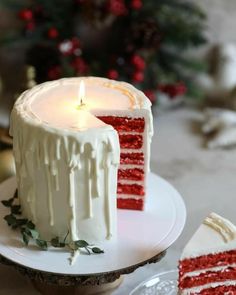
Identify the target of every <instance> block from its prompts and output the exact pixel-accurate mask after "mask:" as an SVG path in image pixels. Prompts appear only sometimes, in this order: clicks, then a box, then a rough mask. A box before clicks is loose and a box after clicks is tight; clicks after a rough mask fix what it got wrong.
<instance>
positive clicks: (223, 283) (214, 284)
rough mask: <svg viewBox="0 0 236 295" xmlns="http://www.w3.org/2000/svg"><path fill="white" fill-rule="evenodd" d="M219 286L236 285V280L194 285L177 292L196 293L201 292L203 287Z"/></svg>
mask: <svg viewBox="0 0 236 295" xmlns="http://www.w3.org/2000/svg"><path fill="white" fill-rule="evenodd" d="M219 286H236V280H232V281H224V282H216V283H209V284H205V285H202V286H198V287H194V288H188V289H184V290H180V291H179V293H180V294H181V295H190V294H198V293H199V292H201V291H202V290H204V289H208V288H216V287H219Z"/></svg>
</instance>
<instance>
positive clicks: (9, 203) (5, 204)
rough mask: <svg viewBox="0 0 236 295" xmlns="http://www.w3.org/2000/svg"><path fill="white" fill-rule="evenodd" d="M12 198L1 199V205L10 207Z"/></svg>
mask: <svg viewBox="0 0 236 295" xmlns="http://www.w3.org/2000/svg"><path fill="white" fill-rule="evenodd" d="M13 200H14V199H13V198H11V199H9V200H3V201H1V203H2V204H3V206H5V207H11V206H12V203H13Z"/></svg>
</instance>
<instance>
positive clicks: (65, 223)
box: [10, 77, 152, 242]
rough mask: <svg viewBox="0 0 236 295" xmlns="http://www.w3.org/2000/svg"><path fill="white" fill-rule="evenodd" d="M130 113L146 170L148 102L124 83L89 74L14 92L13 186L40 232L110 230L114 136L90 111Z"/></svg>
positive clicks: (87, 234)
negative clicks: (138, 120) (136, 120)
mask: <svg viewBox="0 0 236 295" xmlns="http://www.w3.org/2000/svg"><path fill="white" fill-rule="evenodd" d="M78 89H79V106H78V97H77V93H78ZM85 93H86V97H85ZM130 113H132V116H134V117H135V116H136V117H138V116H140V115H141V116H142V117H144V118H146V119H145V120H146V125H145V126H146V127H145V138H147V139H145V138H144V140H145V143H144V144H143V147H142V148H141V151H142V153H144V152H145V155H146V158H145V159H146V160H145V168H144V170H145V171H146V170H147V167H148V162H149V161H148V155H149V144H150V138H151V135H152V124H151V112H150V102H149V101H148V99H147V98H146V97H145V96H144V95H143V94H142V93H141V92H140V91H138V90H136V89H135V88H133V87H132V86H129V85H128V84H126V83H120V82H115V81H110V80H107V79H102V78H94V77H91V78H82V79H81V78H70V79H61V80H58V81H53V82H47V83H44V84H41V85H37V86H35V87H34V88H32V89H31V90H29V91H27V92H25V93H23V94H22V95H21V96H20V98H19V99H18V100H17V102H16V104H15V106H14V108H13V111H12V115H11V130H10V133H11V135H12V136H13V141H14V144H13V149H14V155H15V160H16V174H17V184H18V193H19V198H20V203H21V206H22V210H23V215H24V216H25V217H27V218H29V219H31V220H32V221H33V222H34V223H35V224H36V227H37V229H38V230H39V232H40V235H41V237H42V238H43V239H50V238H52V237H55V236H59V237H63V236H65V234H66V233H67V231H68V230H69V231H70V238H71V240H74V241H75V240H78V239H84V240H87V241H90V242H93V241H101V240H104V239H106V238H107V239H109V238H111V237H115V236H116V227H117V225H116V224H117V223H116V189H117V168H118V164H119V160H120V159H119V157H120V144H119V138H118V134H117V132H116V131H115V129H114V128H113V127H112V126H111V125H109V124H106V123H104V122H103V121H102V120H101V119H99V118H98V117H99V116H103V115H104V114H112V115H116V116H121V115H122V116H123V115H124V114H125V115H129V114H130ZM139 137H140V136H139ZM142 198H143V197H142Z"/></svg>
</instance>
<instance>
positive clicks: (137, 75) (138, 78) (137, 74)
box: [132, 71, 144, 83]
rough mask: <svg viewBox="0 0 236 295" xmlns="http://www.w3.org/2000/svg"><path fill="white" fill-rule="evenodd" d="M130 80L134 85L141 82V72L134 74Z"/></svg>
mask: <svg viewBox="0 0 236 295" xmlns="http://www.w3.org/2000/svg"><path fill="white" fill-rule="evenodd" d="M132 80H133V81H134V82H136V83H140V82H143V80H144V74H143V72H141V71H137V72H134V74H133V76H132Z"/></svg>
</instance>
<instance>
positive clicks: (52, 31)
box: [47, 27, 59, 39]
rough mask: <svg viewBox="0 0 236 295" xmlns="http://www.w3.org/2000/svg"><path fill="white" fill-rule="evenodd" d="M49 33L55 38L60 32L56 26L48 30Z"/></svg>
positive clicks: (51, 37)
mask: <svg viewBox="0 0 236 295" xmlns="http://www.w3.org/2000/svg"><path fill="white" fill-rule="evenodd" d="M47 35H48V38H50V39H55V38H57V37H58V35H59V33H58V30H57V29H56V28H54V27H52V28H50V29H49V30H48V32H47Z"/></svg>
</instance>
